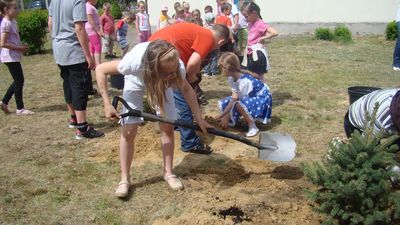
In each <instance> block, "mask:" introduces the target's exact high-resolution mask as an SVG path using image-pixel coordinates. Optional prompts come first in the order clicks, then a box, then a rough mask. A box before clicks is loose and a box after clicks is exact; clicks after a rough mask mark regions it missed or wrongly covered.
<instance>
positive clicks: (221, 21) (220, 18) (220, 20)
mask: <svg viewBox="0 0 400 225" xmlns="http://www.w3.org/2000/svg"><path fill="white" fill-rule="evenodd" d="M215 23H216V24H222V25H225V26H227V27H231V26H232V21H231V18H229V17H227V16H217V19H216V20H215Z"/></svg>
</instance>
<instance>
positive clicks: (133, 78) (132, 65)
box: [118, 42, 186, 91]
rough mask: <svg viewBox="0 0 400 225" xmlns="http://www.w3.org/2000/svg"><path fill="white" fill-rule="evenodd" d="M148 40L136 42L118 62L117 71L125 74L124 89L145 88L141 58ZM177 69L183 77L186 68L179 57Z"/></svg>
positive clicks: (138, 89)
mask: <svg viewBox="0 0 400 225" xmlns="http://www.w3.org/2000/svg"><path fill="white" fill-rule="evenodd" d="M149 44H150V42H143V43H139V44H137V45H136V46H135V47H134V48H132V50H130V51H129V52H128V53H127V54H126V55H125V56H124V58H123V59H122V60H121V62H120V63H119V64H118V71H119V73H121V74H122V75H125V84H124V91H125V89H126V90H131V91H142V90H145V86H144V81H143V70H142V69H143V66H142V65H141V63H142V58H143V55H144V53H145V52H146V49H147V47H148V46H149ZM179 69H180V72H181V75H182V77H183V78H184V79H185V77H186V70H185V65H184V64H183V62H182V60H180V59H179Z"/></svg>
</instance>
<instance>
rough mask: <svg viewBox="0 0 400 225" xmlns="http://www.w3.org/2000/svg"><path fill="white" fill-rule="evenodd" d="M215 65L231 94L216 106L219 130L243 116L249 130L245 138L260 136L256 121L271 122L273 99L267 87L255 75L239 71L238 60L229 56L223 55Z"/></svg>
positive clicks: (233, 55) (227, 53) (231, 54)
mask: <svg viewBox="0 0 400 225" xmlns="http://www.w3.org/2000/svg"><path fill="white" fill-rule="evenodd" d="M218 65H219V67H220V68H221V74H222V75H224V76H226V77H228V83H229V85H230V87H231V90H232V95H231V96H228V97H226V98H224V99H221V100H220V101H219V102H218V105H219V108H220V111H221V113H220V114H219V115H218V116H217V119H218V120H220V126H221V127H222V128H223V129H225V128H227V127H228V126H235V125H236V123H237V122H238V121H239V119H240V117H241V116H242V117H243V119H244V120H245V121H246V123H247V125H248V127H249V130H248V132H247V133H246V136H247V137H252V136H255V135H256V134H257V133H258V132H259V129H258V128H257V126H256V123H255V122H256V121H259V122H261V123H263V124H266V123H268V122H270V121H271V111H272V96H271V93H270V91H269V87H268V85H267V84H265V83H264V82H262V81H260V80H258V79H257V78H255V77H256V76H257V75H255V74H254V75H253V74H251V73H250V72H248V71H241V70H240V61H239V58H238V57H237V56H236V55H235V54H234V53H232V52H226V53H223V54H222V55H221V57H220V58H219V60H218Z"/></svg>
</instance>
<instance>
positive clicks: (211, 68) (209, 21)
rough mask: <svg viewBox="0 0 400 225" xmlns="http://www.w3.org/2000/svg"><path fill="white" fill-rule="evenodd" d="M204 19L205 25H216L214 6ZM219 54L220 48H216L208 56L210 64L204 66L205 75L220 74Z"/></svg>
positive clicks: (208, 26)
mask: <svg viewBox="0 0 400 225" xmlns="http://www.w3.org/2000/svg"><path fill="white" fill-rule="evenodd" d="M210 7H211V6H210ZM204 11H206V10H204ZM204 21H205V25H204V27H205V28H210V27H212V26H214V24H215V23H214V21H215V16H214V14H213V13H212V8H211V11H207V13H206V15H205V16H204ZM218 54H219V50H218V49H215V50H213V51H212V52H210V53H209V55H208V57H207V58H208V59H209V60H208V64H207V65H206V66H205V67H204V68H203V71H204V74H203V75H204V76H214V75H216V74H218Z"/></svg>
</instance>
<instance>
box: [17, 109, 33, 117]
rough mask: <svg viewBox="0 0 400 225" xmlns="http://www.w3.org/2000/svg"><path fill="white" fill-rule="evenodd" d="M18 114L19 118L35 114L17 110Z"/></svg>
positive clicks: (26, 110)
mask: <svg viewBox="0 0 400 225" xmlns="http://www.w3.org/2000/svg"><path fill="white" fill-rule="evenodd" d="M16 113H17V116H25V115H33V114H35V113H34V112H32V111H30V110H28V109H17V111H16Z"/></svg>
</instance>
